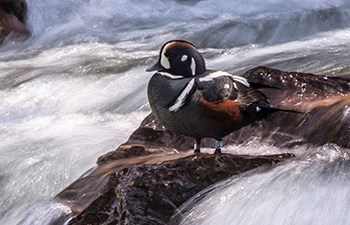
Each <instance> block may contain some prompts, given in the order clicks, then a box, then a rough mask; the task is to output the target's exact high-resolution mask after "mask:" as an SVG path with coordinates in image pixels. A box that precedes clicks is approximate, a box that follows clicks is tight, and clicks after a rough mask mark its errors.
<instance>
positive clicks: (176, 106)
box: [169, 78, 195, 112]
mask: <svg viewBox="0 0 350 225" xmlns="http://www.w3.org/2000/svg"><path fill="white" fill-rule="evenodd" d="M194 81H195V80H194V78H192V79H191V80H190V82H188V84H187V85H186V87H185V89H184V90H183V91H182V92H181V94H180V95H179V97H177V99H176V101H175V103H174V105H172V106H170V107H169V111H170V112H177V111H178V110H179V109H180V108H181V107H182V106H183V105H184V104H185V100H186V98H187V96H188V94H189V93H190V91H191V90H192V88H193V85H194Z"/></svg>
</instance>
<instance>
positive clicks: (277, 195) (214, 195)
mask: <svg viewBox="0 0 350 225" xmlns="http://www.w3.org/2000/svg"><path fill="white" fill-rule="evenodd" d="M319 150H320V151H319V153H315V154H314V157H313V158H309V160H295V161H292V162H288V163H284V164H282V165H278V166H276V167H275V168H274V169H273V170H271V171H269V172H260V173H254V174H251V173H248V174H245V175H242V176H239V177H234V178H232V179H230V180H228V181H224V182H222V183H220V184H216V185H215V186H213V187H211V188H210V189H209V190H205V191H203V192H202V193H200V194H198V195H197V196H196V197H195V198H193V199H192V200H190V201H189V202H187V203H185V204H184V206H183V207H182V209H180V213H178V214H177V216H181V218H182V220H181V224H203V225H209V224H223V225H225V224H230V225H232V224H235V225H236V224H237V225H238V224H244V225H257V224H259V225H264V224H269V225H274V224H276V225H277V224H278V225H282V224H283V225H287V224H288V225H294V224H295V225H296V224H298V225H304V224H305V225H306V224H308V225H309V224H324V225H326V224H349V223H350V218H349V216H348V209H349V206H350V191H349V188H348V186H349V184H350V178H349V176H348V174H349V172H350V160H349V159H350V158H349V152H348V151H347V150H346V149H339V148H338V149H337V148H334V146H333V145H332V146H324V147H323V148H320V149H319ZM315 157H318V158H319V159H318V160H317V159H315Z"/></svg>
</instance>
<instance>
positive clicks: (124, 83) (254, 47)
mask: <svg viewBox="0 0 350 225" xmlns="http://www.w3.org/2000/svg"><path fill="white" fill-rule="evenodd" d="M27 2H28V10H29V11H28V27H29V29H30V31H31V32H32V36H31V37H30V38H29V39H28V40H26V41H24V42H12V41H6V42H5V43H4V45H3V46H1V47H0V99H1V104H0V155H1V157H0V202H1V205H0V224H3V225H15V224H30V225H32V224H49V221H50V220H51V219H52V218H55V217H56V216H58V215H59V214H60V213H69V208H67V207H66V206H64V205H61V204H60V203H56V202H53V201H52V198H53V197H54V196H55V195H56V194H57V193H59V192H60V191H61V190H63V189H64V188H65V187H66V186H68V185H69V184H70V183H71V182H73V181H74V180H76V179H77V178H78V177H79V176H81V175H82V174H83V173H84V172H85V171H87V170H88V169H89V168H91V167H93V166H95V162H96V160H97V157H98V156H100V155H101V154H103V153H105V152H107V151H109V150H113V149H115V148H117V147H118V146H119V145H120V144H121V143H123V142H125V141H126V140H127V138H128V136H129V135H130V133H131V132H132V131H133V130H134V129H135V128H137V127H138V125H139V124H140V122H141V121H142V119H143V118H144V117H145V116H146V115H147V114H148V113H149V112H150V107H149V105H148V102H147V96H146V87H147V82H148V80H149V78H150V76H151V75H152V74H149V73H146V72H145V71H144V70H145V68H146V67H147V66H149V65H151V64H152V63H153V62H154V61H155V60H156V59H157V56H158V51H159V49H160V47H161V46H162V44H163V43H164V42H166V41H168V40H171V39H185V40H188V41H190V42H192V43H194V44H195V45H196V46H197V47H198V48H199V49H200V51H201V52H202V53H203V55H204V57H205V59H206V61H207V65H208V67H209V68H212V69H220V70H225V71H228V72H231V73H237V74H241V73H243V72H244V71H246V70H248V69H250V68H252V67H255V66H259V65H266V66H270V67H274V68H276V69H280V70H285V71H300V72H310V73H317V74H328V75H338V76H341V75H344V74H350V72H349V71H350V67H349V58H350V2H349V1H348V0H334V1H328V0H309V1H304V0H290V1H285V0H266V1H261V0H237V1H226V0H188V1H184V0H177V1H175V0H168V1H163V0H148V1H142V0H27ZM300 148H304V146H302V147H300ZM328 148H331V149H336V150H334V151H335V152H336V153H334V154H330V153H324V152H325V151H324V149H328ZM239 149H240V150H237V147H236V146H231V147H230V146H228V147H227V149H226V151H228V152H237V151H240V152H239V153H244V154H260V153H265V154H266V153H273V152H274V150H273V148H271V147H269V146H259V145H258V144H256V143H255V144H254V147H249V146H243V147H242V148H239ZM241 149H243V151H244V152H242V150H241ZM252 149H253V150H252ZM298 151H302V149H295V152H298ZM314 152H320V153H317V154H318V155H321V157H315V156H314V155H313V156H308V157H307V158H308V159H313V160H308V159H307V160H299V161H298V160H296V161H293V162H292V163H289V164H286V165H285V164H284V165H281V166H280V167H277V168H275V169H274V170H272V171H270V172H266V173H263V174H262V175H260V176H261V177H263V181H262V180H261V178H260V179H259V178H258V176H256V175H254V176H252V177H250V178H249V176H248V175H244V176H241V177H234V178H232V179H230V180H229V181H225V182H223V183H220V184H218V185H217V186H215V188H214V189H213V190H210V193H213V196H216V197H215V198H213V199H210V198H209V197H208V196H207V195H205V192H204V193H201V194H203V195H205V196H207V197H203V196H202V197H200V201H199V200H196V199H193V200H191V201H190V202H189V203H187V205H192V206H193V211H191V210H192V209H185V208H186V206H185V208H184V211H185V212H186V213H187V214H184V215H187V216H186V217H185V219H184V221H183V223H184V224H189V223H191V224H245V225H246V224H305V225H306V224H308V225H309V224H349V223H350V222H349V216H348V209H349V206H350V192H349V188H347V189H344V187H349V184H350V180H349V178H348V176H346V174H348V173H349V167H350V165H349V163H348V161H347V160H348V150H347V149H342V148H340V147H338V146H333V145H332V146H328V145H327V146H321V147H320V148H319V149H318V148H315V149H314ZM326 152H328V151H326ZM331 152H333V150H332V151H331ZM323 153H324V154H323ZM317 154H316V155H317ZM324 171H325V172H324ZM345 173H346V174H345ZM300 174H301V175H302V176H301V177H299V178H298V176H297V175H300ZM247 177H248V178H249V179H248V178H247ZM318 188H321V189H320V190H319V189H318ZM243 189H245V190H246V191H244V193H243V191H240V190H243ZM271 189H272V190H274V192H275V193H273V192H272V193H269V190H271ZM286 189H288V190H289V189H291V190H289V192H287V193H285V192H283V191H282V190H286ZM207 192H209V191H208V190H207ZM315 193H316V194H315ZM214 194H215V195H214ZM223 196H224V197H223ZM242 196H249V197H248V198H243V197H242ZM304 197H305V198H304ZM207 198H208V199H207ZM222 199H224V200H222ZM208 202H212V203H216V202H217V203H219V202H220V203H221V204H214V206H212V204H208ZM261 202H264V204H261ZM265 203H266V204H265ZM330 205H332V206H334V207H330ZM210 207H212V208H210ZM323 207H324V208H323ZM191 208H192V207H191ZM312 209H315V210H314V211H313V210H312ZM208 211H209V212H208ZM203 212H206V214H205V215H206V216H205V217H203ZM244 212H249V213H252V214H247V213H244ZM335 212H336V213H335ZM304 213H305V214H304ZM281 214H282V215H284V216H281ZM312 214H319V215H320V216H314V217H312V216H311V215H312ZM191 215H192V216H191ZM228 215H230V216H231V217H233V218H234V220H230V219H227V220H225V217H227V216H228ZM276 215H279V216H277V217H276ZM302 215H305V218H306V219H303V218H304V217H303V216H302ZM231 217H230V218H231ZM286 217H287V218H288V219H285V218H286ZM293 218H294V219H293ZM298 218H300V219H298ZM213 221H216V223H214V222H213ZM217 221H220V222H219V223H217ZM233 221H235V222H233ZM237 221H241V222H237ZM244 221H249V223H248V222H244ZM329 221H331V223H329ZM332 221H333V222H334V221H335V223H333V222H332Z"/></svg>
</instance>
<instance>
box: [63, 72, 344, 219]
mask: <svg viewBox="0 0 350 225" xmlns="http://www.w3.org/2000/svg"><path fill="white" fill-rule="evenodd" d="M244 76H245V77H246V78H247V79H248V80H249V81H250V82H252V83H253V85H255V86H256V87H259V88H260V90H261V91H262V92H263V93H264V94H265V95H266V96H267V97H268V98H269V101H270V103H271V104H272V105H274V106H276V107H280V108H283V109H286V110H294V111H293V112H291V111H286V112H276V113H273V114H271V115H270V116H269V117H268V118H266V119H264V120H261V121H258V122H256V123H254V124H251V125H249V126H246V127H243V128H242V129H240V130H238V131H235V132H233V133H232V134H230V135H228V136H227V137H225V139H224V141H225V142H226V144H244V143H248V142H249V141H250V140H252V139H255V140H257V141H259V142H265V143H268V144H273V145H276V146H280V147H281V146H283V147H290V146H293V145H298V144H304V143H307V144H315V145H321V144H324V143H329V142H332V143H336V144H338V145H340V146H344V147H350V138H349V137H350V129H349V127H350V122H349V121H350V118H349V115H350V113H349V112H350V110H349V105H350V95H349V92H350V86H349V80H348V79H345V78H337V77H326V76H316V75H312V74H305V73H296V72H283V71H279V70H275V69H271V68H266V67H257V68H254V69H252V70H250V71H247V72H246V73H245V74H244ZM271 85H272V86H273V87H272V88H271V87H267V86H271ZM213 142H214V140H212V139H204V140H203V143H202V144H203V146H206V147H210V146H213ZM192 145H193V139H192V138H188V137H184V136H181V135H176V134H173V133H172V132H170V131H168V130H166V129H165V128H164V127H163V126H162V125H161V124H160V123H159V122H157V121H156V120H155V118H154V116H153V115H152V114H150V115H149V116H147V117H146V118H145V119H144V121H143V122H142V123H141V125H140V127H139V128H138V129H137V130H135V131H134V132H133V133H132V134H131V136H130V138H129V140H128V141H127V142H126V143H125V144H123V145H121V146H120V147H119V148H118V149H117V150H115V151H112V152H109V153H107V154H105V155H103V156H101V157H99V160H98V166H97V167H96V168H93V169H92V170H91V171H88V172H87V173H86V174H85V175H83V176H82V177H81V178H79V179H78V180H77V181H75V182H74V183H73V184H71V185H70V186H69V187H68V188H66V189H65V190H63V191H62V192H61V193H60V194H58V195H57V196H56V199H57V200H59V201H61V202H64V203H66V204H68V205H70V207H71V209H72V211H73V213H72V215H71V216H72V219H71V220H70V221H69V224H165V223H167V222H168V221H169V219H170V217H171V215H172V214H173V213H174V211H175V210H176V209H177V208H178V207H179V206H180V205H181V204H183V203H184V202H185V201H187V200H188V199H189V198H190V197H191V196H193V195H195V194H196V193H198V192H199V191H201V190H203V189H204V188H206V187H208V186H210V185H212V184H214V183H216V182H218V181H220V180H223V179H226V178H228V177H230V176H233V175H237V174H240V173H243V172H245V171H248V170H250V169H254V168H265V169H268V168H270V167H271V166H272V165H273V164H274V163H277V162H280V161H283V160H285V159H287V158H289V157H291V155H289V154H282V155H274V156H238V155H230V154H221V155H208V154H199V155H189V154H190V153H188V151H186V150H189V149H191V148H192ZM280 149H281V151H284V152H286V151H287V149H286V148H280ZM223 150H224V149H223Z"/></svg>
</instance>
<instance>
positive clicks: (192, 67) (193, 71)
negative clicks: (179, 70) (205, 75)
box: [191, 58, 197, 76]
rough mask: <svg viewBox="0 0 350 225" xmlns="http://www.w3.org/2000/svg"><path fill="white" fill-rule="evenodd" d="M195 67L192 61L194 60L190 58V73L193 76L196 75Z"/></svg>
mask: <svg viewBox="0 0 350 225" xmlns="http://www.w3.org/2000/svg"><path fill="white" fill-rule="evenodd" d="M196 67H197V65H196V62H195V61H194V58H192V60H191V71H192V75H193V76H194V75H196Z"/></svg>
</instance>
